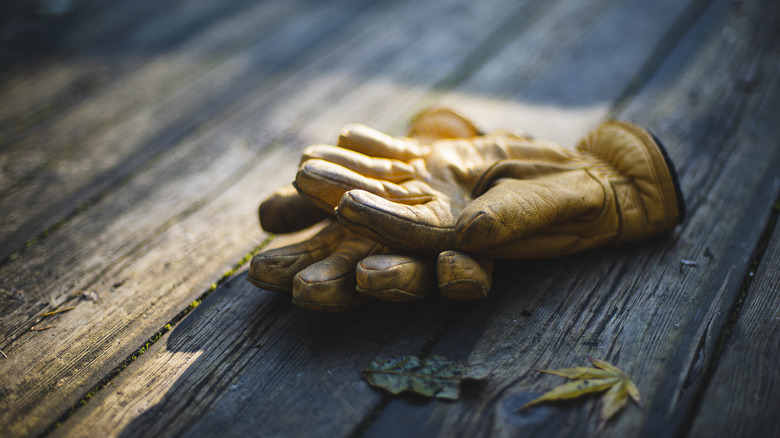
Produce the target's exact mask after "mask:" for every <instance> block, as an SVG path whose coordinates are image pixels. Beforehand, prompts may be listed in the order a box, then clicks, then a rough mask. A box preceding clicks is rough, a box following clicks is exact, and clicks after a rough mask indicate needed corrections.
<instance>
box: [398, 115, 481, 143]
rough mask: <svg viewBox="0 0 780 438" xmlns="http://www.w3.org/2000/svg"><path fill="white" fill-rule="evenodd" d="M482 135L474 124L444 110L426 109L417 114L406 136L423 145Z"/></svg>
mask: <svg viewBox="0 0 780 438" xmlns="http://www.w3.org/2000/svg"><path fill="white" fill-rule="evenodd" d="M479 135H482V131H481V130H480V129H479V128H477V127H476V126H475V125H474V123H473V122H472V121H471V120H469V119H467V118H465V117H463V116H462V115H460V114H458V113H456V112H454V111H452V110H450V109H446V108H433V109H428V110H425V111H423V112H421V113H420V114H418V115H417V116H416V117H415V118H414V120H413V121H412V124H411V126H410V127H409V132H408V133H407V136H409V137H412V138H414V139H417V140H419V141H421V142H423V143H426V142H432V141H436V140H441V139H444V138H469V137H476V136H479Z"/></svg>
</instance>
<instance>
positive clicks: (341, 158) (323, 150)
mask: <svg viewBox="0 0 780 438" xmlns="http://www.w3.org/2000/svg"><path fill="white" fill-rule="evenodd" d="M313 159H319V160H324V161H328V162H331V163H334V164H338V165H340V166H343V167H345V168H347V169H350V170H352V171H354V172H357V173H359V174H361V175H363V176H366V177H369V178H377V179H381V180H385V181H391V182H395V183H398V182H403V181H406V180H408V179H410V178H412V177H413V176H414V168H413V167H412V166H410V165H409V164H407V163H404V162H403V161H400V160H394V159H390V158H375V157H370V156H368V155H365V154H362V153H359V152H355V151H351V150H349V149H345V148H343V147H339V146H331V145H324V144H323V145H314V146H309V147H308V148H306V150H305V151H304V153H303V159H302V160H301V162H302V163H305V162H307V161H309V160H313Z"/></svg>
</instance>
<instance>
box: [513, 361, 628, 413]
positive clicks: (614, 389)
mask: <svg viewBox="0 0 780 438" xmlns="http://www.w3.org/2000/svg"><path fill="white" fill-rule="evenodd" d="M588 360H589V361H590V362H591V363H592V364H593V365H594V366H595V367H596V368H587V367H574V368H564V369H560V370H537V371H539V372H540V373H547V374H555V375H556V376H561V377H566V378H567V379H571V380H572V381H571V382H567V383H564V384H562V385H559V386H556V387H555V388H553V389H551V390H550V391H548V392H546V393H544V394H543V395H542V396H541V397H539V398H536V399H534V400H531V401H530V402H528V403H526V404H524V405H523V406H521V407H520V409H526V408H528V407H531V406H535V405H538V404H540V403H545V402H550V401H556V400H569V399H573V398H578V397H581V396H583V395H586V394H592V393H596V392H603V391H606V392H605V393H604V396H602V398H601V414H600V419H601V425H600V428H603V427H604V425H605V424H606V423H607V421H609V419H610V418H612V417H613V416H614V415H615V414H617V413H618V412H619V411H620V410H621V409H623V407H624V406H625V405H626V403H627V402H628V399H629V398H630V399H632V400H633V401H634V402H635V403H636V404H637V405H640V406H641V405H642V398H641V397H640V395H639V389H637V387H636V385H635V384H634V382H632V381H631V379H629V378H628V376H627V375H626V374H625V373H624V372H623V371H622V370H621V369H620V368H618V367H616V366H614V365H612V364H611V363H609V362H606V361H603V360H599V359H594V358H592V357H590V356H588Z"/></svg>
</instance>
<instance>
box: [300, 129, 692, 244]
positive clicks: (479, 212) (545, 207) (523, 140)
mask: <svg viewBox="0 0 780 438" xmlns="http://www.w3.org/2000/svg"><path fill="white" fill-rule="evenodd" d="M342 144H348V145H350V149H347V148H344V147H340V146H338V145H336V146H332V145H315V146H312V147H310V148H308V149H307V150H306V152H305V154H304V159H303V160H302V163H301V166H300V169H299V171H298V174H297V176H296V180H295V184H296V187H297V189H298V190H299V192H300V193H302V194H303V195H304V196H306V197H308V198H309V199H312V200H313V201H314V202H315V203H317V204H318V205H321V206H323V207H325V208H328V207H330V208H335V209H336V210H335V211H336V216H337V217H338V218H339V220H340V221H341V222H342V223H344V224H346V225H347V226H348V227H349V228H351V229H352V230H354V231H356V232H358V233H360V234H362V235H364V236H367V237H370V238H371V239H372V240H375V241H378V242H381V243H383V244H385V245H387V246H390V247H394V248H401V249H406V250H409V251H413V252H419V253H423V254H431V255H438V254H440V253H442V252H444V251H447V250H456V251H461V252H464V253H467V254H472V255H479V256H486V257H503V258H537V257H553V256H559V255H564V254H571V253H575V252H579V251H583V250H587V249H590V248H594V247H598V246H603V245H607V244H615V243H621V242H631V241H638V240H642V239H645V238H648V237H650V236H653V235H655V234H658V233H660V232H663V231H665V230H668V229H670V228H672V227H674V225H675V224H676V223H678V221H679V220H680V218H681V217H682V215H683V212H681V211H679V206H681V205H683V204H682V202H681V198H680V197H681V195H680V193H679V192H677V191H676V190H675V182H674V178H673V174H674V172H673V169H670V166H671V163H668V162H667V161H666V160H665V158H664V154H663V151H662V150H661V146H660V145H659V144H658V143H657V142H656V141H655V140H654V138H653V137H652V136H651V135H650V134H649V133H648V132H647V131H645V130H644V129H642V128H640V127H638V126H636V125H633V124H631V123H629V122H624V121H608V122H605V123H603V124H601V125H600V126H598V127H597V128H595V129H594V130H593V131H592V132H590V133H589V134H588V135H586V136H585V137H584V138H583V139H582V140H581V141H580V142H579V143H578V145H577V147H576V149H574V150H570V149H567V148H564V147H562V146H560V145H557V144H553V143H549V142H545V141H541V140H536V139H532V138H528V137H526V136H522V135H516V134H512V133H507V132H497V133H493V134H488V135H477V136H473V137H469V138H446V139H439V140H433V141H429V142H426V141H421V140H420V139H415V138H395V137H390V136H388V135H386V134H383V133H381V132H378V131H376V130H373V129H371V128H369V127H367V126H364V125H349V126H347V127H345V128H344V130H343V131H342V134H341V138H340V141H339V145H342ZM358 151H362V152H364V153H361V152H358ZM368 151H373V153H372V154H368V153H365V152H368Z"/></svg>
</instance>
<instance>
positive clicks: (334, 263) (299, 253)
mask: <svg viewBox="0 0 780 438" xmlns="http://www.w3.org/2000/svg"><path fill="white" fill-rule="evenodd" d="M479 134H480V131H479V130H478V129H477V128H476V127H475V126H474V125H473V124H472V123H471V122H470V121H469V120H467V119H465V118H463V117H462V116H460V115H458V114H456V113H454V112H452V111H449V110H446V109H432V110H428V111H425V112H423V113H421V114H420V115H419V116H418V117H417V118H416V119H415V120H414V121H413V123H412V125H411V127H410V129H409V133H408V135H409V136H410V137H413V138H416V139H418V140H419V141H421V142H429V141H435V140H438V139H442V138H453V137H471V136H476V135H479ZM339 146H340V147H341V148H343V149H345V150H347V149H351V150H355V149H356V150H359V151H361V152H363V153H368V154H377V153H386V151H385V150H384V149H386V148H387V147H392V145H388V144H386V143H381V142H380V143H376V144H371V143H369V142H361V143H354V144H353V143H349V139H348V138H347V137H343V136H342V137H341V139H340V141H339ZM376 148H382V150H377V149H376ZM306 159H308V158H307V157H304V159H303V160H304V161H305V160H306ZM317 204H318V205H319V206H320V207H318V206H317V205H315V204H314V203H312V202H310V201H309V200H307V199H306V198H304V197H301V196H300V195H299V194H298V193H297V191H296V190H295V189H294V188H293V187H292V186H290V187H283V188H281V189H279V190H277V191H276V192H275V193H274V194H272V195H271V196H269V197H268V198H267V199H266V200H265V201H264V202H263V203H262V204H261V205H260V208H259V211H258V213H259V218H260V224H261V226H262V227H263V229H265V230H266V231H269V232H273V233H289V232H294V231H298V230H300V229H303V228H306V227H308V226H311V225H314V224H315V223H317V222H320V221H321V220H322V219H323V217H328V216H330V217H332V208H330V207H329V206H327V205H324V204H323V203H319V202H318V203H317ZM321 207H322V208H321ZM437 271H438V278H439V288H440V290H441V292H442V294H443V295H445V296H448V297H450V298H453V299H458V300H469V299H477V298H484V297H486V296H487V292H488V290H489V289H490V284H491V274H492V260H488V259H479V260H475V259H473V258H471V257H470V256H469V255H467V254H463V253H458V252H456V251H449V252H448V253H447V254H442V256H441V257H439V258H438V260H437V259H436V257H431V256H421V255H419V254H417V253H406V252H399V251H395V250H392V249H391V248H389V247H386V246H384V245H380V244H378V243H376V242H375V241H373V240H371V239H368V238H366V237H364V236H362V235H360V234H357V233H355V232H353V231H352V230H350V229H349V228H347V227H345V226H344V225H343V224H341V223H339V222H336V221H334V220H330V221H329V223H328V225H327V226H325V227H324V228H323V229H322V231H320V232H319V233H318V234H316V235H315V236H314V237H312V238H310V239H306V240H304V241H302V242H299V243H296V244H293V245H290V246H287V247H284V248H279V249H274V250H270V251H265V252H262V253H260V254H258V255H256V256H255V257H253V259H252V261H251V264H250V269H249V273H248V279H249V281H251V282H252V283H253V284H255V285H256V286H258V287H260V288H262V289H267V290H272V291H279V292H285V293H291V294H292V301H293V303H295V304H296V305H298V306H301V307H304V308H308V309H312V310H321V311H344V310H350V309H354V308H357V307H359V306H361V305H363V304H364V303H365V302H366V301H367V299H368V297H375V298H379V299H381V300H385V301H410V300H417V299H421V298H424V297H426V296H427V295H429V294H430V293H431V291H433V290H434V289H435V287H436V279H437Z"/></svg>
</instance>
